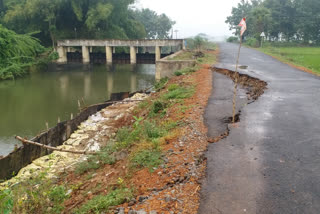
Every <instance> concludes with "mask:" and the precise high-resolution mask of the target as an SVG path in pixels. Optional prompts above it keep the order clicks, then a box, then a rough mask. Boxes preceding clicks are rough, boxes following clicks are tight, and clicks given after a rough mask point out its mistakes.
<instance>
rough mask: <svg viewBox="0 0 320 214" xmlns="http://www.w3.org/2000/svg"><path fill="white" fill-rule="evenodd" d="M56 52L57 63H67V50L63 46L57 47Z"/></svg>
mask: <svg viewBox="0 0 320 214" xmlns="http://www.w3.org/2000/svg"><path fill="white" fill-rule="evenodd" d="M57 52H58V54H59V59H58V63H67V50H66V48H65V47H63V46H58V47H57Z"/></svg>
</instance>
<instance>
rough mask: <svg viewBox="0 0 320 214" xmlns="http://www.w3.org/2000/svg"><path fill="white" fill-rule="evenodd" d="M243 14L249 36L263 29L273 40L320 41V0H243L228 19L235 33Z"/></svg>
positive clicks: (253, 35)
mask: <svg viewBox="0 0 320 214" xmlns="http://www.w3.org/2000/svg"><path fill="white" fill-rule="evenodd" d="M242 17H247V26H248V29H247V31H246V33H245V35H246V36H249V37H255V38H257V39H259V38H260V37H259V36H258V35H259V34H260V33H261V32H262V31H264V32H265V33H266V34H267V36H268V37H269V39H270V40H275V39H279V37H281V38H282V39H283V38H285V39H286V41H297V42H300V41H304V43H309V41H312V42H314V43H318V44H319V43H320V1H319V0H251V1H250V2H249V1H245V0H241V2H240V3H239V4H238V5H237V7H234V8H232V13H231V16H228V17H227V20H226V23H228V24H229V26H230V30H235V32H234V33H235V34H236V35H239V29H238V27H237V25H238V23H239V21H240V20H241V18H242Z"/></svg>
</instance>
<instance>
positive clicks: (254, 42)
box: [245, 38, 259, 47]
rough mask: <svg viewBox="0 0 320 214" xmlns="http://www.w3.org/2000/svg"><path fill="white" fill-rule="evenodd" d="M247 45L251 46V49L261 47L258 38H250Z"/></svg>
mask: <svg viewBox="0 0 320 214" xmlns="http://www.w3.org/2000/svg"><path fill="white" fill-rule="evenodd" d="M245 43H246V44H247V45H249V46H250V47H258V46H259V42H258V40H257V39H256V38H248V39H247V41H246V42H245Z"/></svg>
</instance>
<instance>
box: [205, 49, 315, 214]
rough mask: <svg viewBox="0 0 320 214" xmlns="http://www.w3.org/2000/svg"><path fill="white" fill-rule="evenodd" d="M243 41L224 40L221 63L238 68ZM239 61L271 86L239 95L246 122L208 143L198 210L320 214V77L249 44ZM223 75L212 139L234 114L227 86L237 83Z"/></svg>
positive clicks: (209, 114)
mask: <svg viewBox="0 0 320 214" xmlns="http://www.w3.org/2000/svg"><path fill="white" fill-rule="evenodd" d="M237 47H238V46H237V45H235V44H227V43H222V44H220V63H219V65H217V67H219V68H223V69H230V70H234V69H235V65H234V64H235V62H236V55H237V50H238V48H237ZM240 65H243V66H244V67H243V68H245V67H246V66H248V67H247V68H246V69H240V72H241V73H243V74H247V75H249V76H252V77H255V78H258V79H260V80H263V81H265V82H267V83H268V86H267V88H268V89H267V90H265V92H264V94H262V95H261V96H260V97H259V98H258V100H256V101H255V102H253V103H251V104H249V105H246V106H243V103H244V102H243V99H242V97H241V94H240V96H239V98H238V99H239V102H238V103H239V105H238V106H237V107H238V109H241V115H240V123H239V124H238V125H237V126H235V127H232V126H229V128H230V132H229V136H227V137H226V138H224V139H222V140H220V141H219V142H218V143H215V144H210V145H209V149H208V152H207V158H208V160H207V175H206V178H205V179H204V181H203V184H202V190H201V199H202V200H201V205H200V209H199V213H201V214H202V213H203V214H209V213H226V214H232V213H236V214H238V213H259V214H265V213H272V214H278V213H279V214H286V213H288V214H289V213H290V214H292V213H308V214H313V213H315V214H316V213H319V210H320V77H317V76H314V75H312V74H309V73H305V72H302V71H299V70H297V69H295V68H292V67H290V66H288V65H286V64H283V63H281V62H279V61H277V60H276V59H273V58H272V57H270V56H267V55H265V54H263V53H260V52H258V51H256V50H252V49H248V48H242V49H241V57H240ZM222 76H223V75H222ZM222 76H221V74H218V73H214V75H213V93H212V95H211V98H210V100H209V102H208V106H207V110H206V115H205V119H206V122H207V124H208V135H209V137H214V136H216V135H217V134H219V133H220V131H224V130H225V128H226V127H225V126H226V125H225V124H223V120H222V119H223V118H226V117H227V116H231V112H232V103H231V99H232V97H231V98H229V97H230V94H232V89H230V88H229V89H224V88H225V87H226V86H228V85H229V86H230V85H232V84H230V82H229V83H228V80H226V79H225V77H222ZM229 81H230V80H229ZM217 114H218V115H220V116H218V118H215V117H214V116H213V115H217ZM217 119H219V120H217ZM218 123H219V124H218ZM219 125H222V126H224V128H223V129H221V130H219V129H218V128H217V127H220V126H219Z"/></svg>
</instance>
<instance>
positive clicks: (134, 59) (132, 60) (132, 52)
mask: <svg viewBox="0 0 320 214" xmlns="http://www.w3.org/2000/svg"><path fill="white" fill-rule="evenodd" d="M130 63H131V64H136V63H137V51H136V47H134V46H131V47H130Z"/></svg>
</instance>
